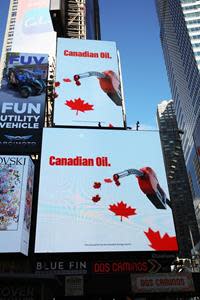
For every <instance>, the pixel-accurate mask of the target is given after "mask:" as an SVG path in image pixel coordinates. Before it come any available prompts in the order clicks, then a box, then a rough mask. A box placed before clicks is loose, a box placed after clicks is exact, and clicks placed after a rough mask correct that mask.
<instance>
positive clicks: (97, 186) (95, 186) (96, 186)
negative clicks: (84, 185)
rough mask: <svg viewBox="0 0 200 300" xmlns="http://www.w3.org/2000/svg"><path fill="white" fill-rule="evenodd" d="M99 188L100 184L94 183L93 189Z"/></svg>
mask: <svg viewBox="0 0 200 300" xmlns="http://www.w3.org/2000/svg"><path fill="white" fill-rule="evenodd" d="M100 187H101V182H94V184H93V188H94V189H100Z"/></svg>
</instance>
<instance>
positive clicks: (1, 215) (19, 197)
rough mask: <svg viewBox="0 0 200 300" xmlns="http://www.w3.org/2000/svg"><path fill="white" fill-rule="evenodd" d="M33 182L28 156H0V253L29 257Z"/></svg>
mask: <svg viewBox="0 0 200 300" xmlns="http://www.w3.org/2000/svg"><path fill="white" fill-rule="evenodd" d="M33 179H34V164H33V162H32V160H31V159H30V158H29V157H28V156H8V155H4V156H3V155H1V156H0V253H11V252H13V253H15V252H16V253H17V252H21V253H23V254H25V255H28V247H29V233H30V226H31V211H32V196H33Z"/></svg>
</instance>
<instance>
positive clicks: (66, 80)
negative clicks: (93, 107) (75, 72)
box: [63, 78, 71, 83]
mask: <svg viewBox="0 0 200 300" xmlns="http://www.w3.org/2000/svg"><path fill="white" fill-rule="evenodd" d="M63 81H64V82H66V83H68V82H71V79H69V78H63Z"/></svg>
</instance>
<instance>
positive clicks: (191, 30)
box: [188, 27, 200, 32]
mask: <svg viewBox="0 0 200 300" xmlns="http://www.w3.org/2000/svg"><path fill="white" fill-rule="evenodd" d="M199 30H200V27H193V28H188V31H189V32H193V31H199Z"/></svg>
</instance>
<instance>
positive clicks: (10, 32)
mask: <svg viewBox="0 0 200 300" xmlns="http://www.w3.org/2000/svg"><path fill="white" fill-rule="evenodd" d="M17 7H18V0H10V6H9V11H8V18H7V24H6V29H5V35H4V41H3V47H2V54H1V63H0V81H1V78H2V75H3V73H2V72H3V68H4V62H5V58H6V52H8V51H11V49H12V42H13V36H14V29H15V23H16V15H17Z"/></svg>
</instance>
